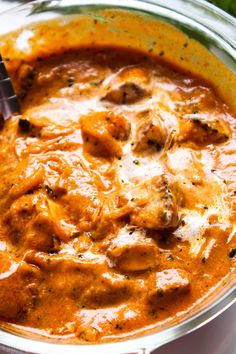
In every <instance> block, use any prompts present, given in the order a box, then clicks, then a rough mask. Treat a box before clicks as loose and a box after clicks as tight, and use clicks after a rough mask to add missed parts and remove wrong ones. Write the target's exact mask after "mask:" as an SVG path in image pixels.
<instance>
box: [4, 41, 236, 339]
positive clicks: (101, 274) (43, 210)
mask: <svg viewBox="0 0 236 354" xmlns="http://www.w3.org/2000/svg"><path fill="white" fill-rule="evenodd" d="M16 78H17V81H18V83H19V85H20V88H21V91H20V93H21V104H22V115H21V116H17V117H13V118H11V119H9V120H8V121H7V122H6V123H5V125H4V127H3V128H2V130H1V135H0V319H1V321H2V323H12V324H14V325H16V326H19V327H20V328H26V327H27V328H32V329H34V330H39V331H41V333H44V335H47V336H61V337H62V338H76V341H78V342H99V341H105V340H111V339H118V338H121V337H122V336H125V335H130V334H132V333H139V332H140V331H142V330H144V329H145V328H148V327H153V326H160V325H163V324H168V323H173V322H174V321H177V320H179V319H180V318H181V316H182V315H184V314H186V313H187V312H188V311H190V310H193V309H194V308H195V307H196V305H197V303H199V301H201V299H203V298H204V297H206V296H207V295H208V294H209V293H210V292H212V291H213V290H214V288H215V287H216V286H217V284H219V283H221V282H222V280H223V279H225V278H226V277H227V275H229V274H230V273H231V272H232V270H233V268H234V266H235V254H236V240H235V238H234V234H235V220H236V214H235V211H236V202H235V195H236V182H235V181H236V143H235V136H236V125H235V118H234V117H233V114H232V112H230V110H229V108H228V107H227V106H226V105H225V104H224V103H223V102H222V101H221V99H220V98H219V97H217V96H216V95H215V93H214V91H213V89H212V88H211V87H209V86H208V85H207V84H206V83H204V82H201V81H200V80H199V79H196V78H193V77H191V76H190V75H189V74H188V75H186V74H183V73H181V72H178V71H176V70H174V69H172V68H170V67H167V66H166V65H165V64H164V63H163V62H162V63H161V62H158V60H157V59H156V58H155V57H154V56H151V55H150V56H147V55H145V54H143V53H142V52H135V51H131V50H130V51H129V50H125V49H121V48H106V49H104V48H97V49H95V48H93V49H86V48H84V49H80V50H78V51H73V52H68V53H63V54H58V55H56V56H52V57H50V58H38V60H37V61H36V62H33V63H31V65H29V64H24V63H23V64H22V65H21V67H20V69H19V70H18V72H17V73H16Z"/></svg>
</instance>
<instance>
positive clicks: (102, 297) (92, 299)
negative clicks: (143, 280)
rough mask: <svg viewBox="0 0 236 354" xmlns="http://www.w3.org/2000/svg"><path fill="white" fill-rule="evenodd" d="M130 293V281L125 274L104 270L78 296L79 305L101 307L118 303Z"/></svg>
mask: <svg viewBox="0 0 236 354" xmlns="http://www.w3.org/2000/svg"><path fill="white" fill-rule="evenodd" d="M131 293H132V281H130V280H128V279H127V278H126V277H125V276H123V275H119V274H114V273H111V272H106V273H103V274H101V276H100V277H98V278H97V279H96V280H95V281H94V282H93V284H92V285H91V286H90V287H89V288H88V289H86V290H85V291H84V293H83V294H82V296H81V298H80V303H81V306H86V307H88V308H95V309H97V308H101V307H104V306H108V305H114V304H118V303H119V302H122V301H124V299H128V298H129V297H130V295H131Z"/></svg>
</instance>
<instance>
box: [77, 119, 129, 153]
mask: <svg viewBox="0 0 236 354" xmlns="http://www.w3.org/2000/svg"><path fill="white" fill-rule="evenodd" d="M80 125H81V130H82V134H83V138H84V146H85V148H86V150H87V151H88V152H89V153H91V154H92V155H103V156H115V157H119V156H121V155H122V146H121V142H123V141H126V140H127V139H128V137H129V134H130V123H129V121H128V120H127V119H126V118H125V117H124V116H122V115H121V114H115V113H113V112H93V113H91V114H88V115H87V116H82V117H81V119H80Z"/></svg>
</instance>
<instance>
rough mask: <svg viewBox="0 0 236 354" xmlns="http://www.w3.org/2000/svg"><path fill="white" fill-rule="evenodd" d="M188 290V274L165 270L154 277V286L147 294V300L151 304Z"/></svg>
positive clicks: (179, 270) (180, 270) (178, 270)
mask: <svg viewBox="0 0 236 354" xmlns="http://www.w3.org/2000/svg"><path fill="white" fill-rule="evenodd" d="M151 282H153V279H151ZM189 290H190V281H189V274H188V273H187V272H186V271H185V270H182V269H166V270H163V271H162V272H157V273H156V274H155V275H154V285H153V288H152V289H151V291H150V293H149V299H150V300H151V302H152V301H155V300H158V299H160V298H164V299H165V298H167V297H169V296H173V295H175V294H179V293H184V292H188V291H189Z"/></svg>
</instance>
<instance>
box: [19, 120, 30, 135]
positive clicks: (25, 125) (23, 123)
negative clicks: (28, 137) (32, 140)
mask: <svg viewBox="0 0 236 354" xmlns="http://www.w3.org/2000/svg"><path fill="white" fill-rule="evenodd" d="M18 124H19V127H20V129H21V131H22V132H23V133H29V132H30V130H31V124H30V121H28V119H24V118H20V119H19V123H18Z"/></svg>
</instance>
